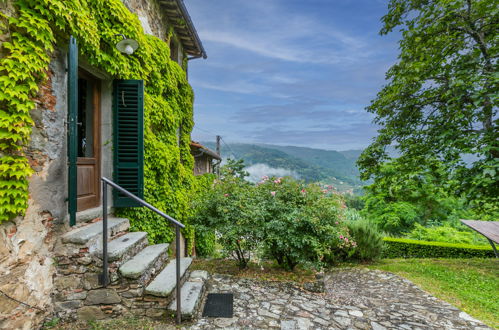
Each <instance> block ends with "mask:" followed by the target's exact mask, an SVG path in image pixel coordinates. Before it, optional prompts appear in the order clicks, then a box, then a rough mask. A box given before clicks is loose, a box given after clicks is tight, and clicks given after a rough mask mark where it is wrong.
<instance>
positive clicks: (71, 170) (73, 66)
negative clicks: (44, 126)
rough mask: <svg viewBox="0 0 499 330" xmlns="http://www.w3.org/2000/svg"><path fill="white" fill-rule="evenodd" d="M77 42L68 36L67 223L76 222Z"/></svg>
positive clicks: (72, 223)
mask: <svg viewBox="0 0 499 330" xmlns="http://www.w3.org/2000/svg"><path fill="white" fill-rule="evenodd" d="M77 123H78V44H77V42H76V39H75V38H73V36H71V37H70V38H69V49H68V130H67V132H68V213H69V224H70V226H74V225H75V224H76V208H77V200H76V198H77V187H76V184H77V166H76V161H77V152H78V136H77V134H78V130H77V127H76V125H77Z"/></svg>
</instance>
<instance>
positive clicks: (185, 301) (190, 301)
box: [168, 281, 204, 319]
mask: <svg viewBox="0 0 499 330" xmlns="http://www.w3.org/2000/svg"><path fill="white" fill-rule="evenodd" d="M203 288H204V282H190V281H187V282H185V283H184V285H182V289H181V291H180V312H181V314H182V318H183V319H192V317H193V316H194V314H195V313H196V311H197V307H198V306H199V303H200V301H201V298H202V297H203ZM168 310H169V311H172V312H176V311H177V299H174V300H173V301H172V303H171V304H170V306H169V307H168Z"/></svg>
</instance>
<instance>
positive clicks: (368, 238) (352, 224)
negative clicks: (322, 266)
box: [346, 220, 384, 261]
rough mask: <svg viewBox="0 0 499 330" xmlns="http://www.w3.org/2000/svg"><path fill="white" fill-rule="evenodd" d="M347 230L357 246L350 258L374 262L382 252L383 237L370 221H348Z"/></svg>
mask: <svg viewBox="0 0 499 330" xmlns="http://www.w3.org/2000/svg"><path fill="white" fill-rule="evenodd" d="M346 225H347V227H348V230H349V231H350V235H351V236H352V238H353V240H354V241H355V242H356V244H357V246H356V248H355V250H354V252H353V254H352V256H351V258H352V259H356V260H361V261H368V260H375V259H378V258H379V257H380V256H381V253H382V252H383V245H384V244H383V235H382V234H381V232H380V231H379V230H378V228H377V227H376V225H375V224H374V223H372V222H370V221H366V220H359V221H348V222H346Z"/></svg>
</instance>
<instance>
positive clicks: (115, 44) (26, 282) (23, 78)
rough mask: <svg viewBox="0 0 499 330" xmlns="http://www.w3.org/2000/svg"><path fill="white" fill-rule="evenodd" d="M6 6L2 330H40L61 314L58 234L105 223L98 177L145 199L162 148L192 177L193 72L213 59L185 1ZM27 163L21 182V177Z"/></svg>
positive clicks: (1, 63)
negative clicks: (191, 66) (195, 64)
mask: <svg viewBox="0 0 499 330" xmlns="http://www.w3.org/2000/svg"><path fill="white" fill-rule="evenodd" d="M92 6H99V8H94V7H92ZM0 9H1V16H0V72H1V77H2V79H1V80H2V82H0V90H2V91H7V90H8V91H10V92H9V93H7V94H9V95H7V96H5V95H6V94H5V93H0V94H2V96H0V119H1V120H2V123H0V156H1V158H2V159H1V160H0V170H1V171H2V172H0V290H1V291H0V328H2V329H4V328H5V329H19V328H23V329H31V328H36V327H38V326H39V325H40V324H41V322H43V321H44V319H45V318H46V317H47V316H48V315H51V314H52V313H53V312H54V306H55V308H56V309H57V306H60V305H57V304H54V301H55V300H57V298H54V295H56V294H55V292H56V291H55V290H56V287H55V286H56V285H55V284H56V280H57V274H58V270H57V267H58V266H59V265H60V261H59V259H58V257H57V255H56V254H57V251H58V249H59V248H60V247H58V244H59V243H60V242H59V239H60V237H62V236H63V235H64V234H65V233H66V232H67V231H69V230H70V229H71V227H70V225H71V226H72V225H78V224H80V223H82V222H85V221H89V220H91V219H95V218H99V217H101V216H102V207H101V205H102V199H103V196H102V193H101V189H100V187H101V182H100V178H101V177H107V178H110V179H113V180H114V181H115V182H117V183H118V184H120V185H122V186H123V187H125V188H126V189H128V190H130V191H132V192H133V193H135V194H136V195H138V196H139V197H143V196H144V194H145V193H146V192H147V186H146V184H147V182H151V181H150V180H149V181H147V177H145V175H146V174H144V172H145V170H144V166H145V165H144V164H146V165H147V162H148V160H147V159H150V162H151V164H153V165H150V166H146V167H155V166H156V165H155V164H156V163H155V162H156V156H157V155H161V154H160V152H163V153H164V158H165V159H167V161H165V162H167V166H168V170H167V171H166V172H168V171H176V173H177V172H178V173H192V168H193V163H194V161H193V159H192V158H188V157H187V156H186V155H188V154H189V152H190V146H189V143H190V131H191V129H192V126H193V123H192V120H193V116H192V91H191V89H190V87H189V85H188V84H187V69H188V63H189V61H190V60H192V59H196V58H206V53H205V50H204V48H203V45H202V43H201V41H200V39H199V36H198V34H197V32H196V29H195V27H194V24H193V22H192V20H191V18H190V16H189V13H188V12H187V9H186V7H185V5H184V3H183V0H106V1H104V2H100V3H99V4H98V5H97V2H95V1H94V2H91V1H86V0H82V1H67V0H64V1H63V0H61V1H52V2H51V4H50V5H49V4H48V2H46V1H43V0H39V1H38V0H33V1H31V0H30V1H27V0H7V1H2V2H0ZM97 20H98V21H97ZM16 70H17V71H16ZM7 78H8V79H11V80H8V79H7ZM10 81H13V82H12V84H11V86H10V87H8V86H7V85H6V84H7V83H10ZM6 86H7V87H6ZM23 86H29V87H26V89H24V87H23ZM14 92H16V93H17V92H18V93H17V94H14ZM14 101H15V102H14ZM23 102H24V103H23ZM21 103H23V104H26V105H27V106H28V107H29V111H25V112H23V113H21V112H20V111H21V110H19V109H20V107H19V106H18V105H19V104H21ZM16 111H18V112H16ZM167 111H168V113H166V112H167ZM19 118H21V119H19ZM16 120H18V121H19V123H20V124H19V125H18V124H16V123H18V122H16ZM13 123H14V124H13ZM9 125H10V126H9ZM16 125H17V126H16ZM16 127H21V128H22V129H21V128H20V129H19V130H17V128H16ZM6 132H7V133H6ZM16 132H19V136H20V137H17V135H15V134H17V133H16ZM2 133H5V134H7V135H5V134H4V135H2ZM14 133H15V134H14ZM8 134H12V138H11V137H10V135H8ZM22 134H24V135H22ZM5 136H7V138H5ZM9 139H10V140H9ZM153 143H154V144H153ZM148 148H149V149H148ZM148 157H149V158H148ZM151 159H152V160H151ZM24 162H25V163H26V164H29V166H27V165H26V166H25V167H26V169H25V170H24V171H25V172H23V173H24V175H19V176H16V175H15V174H12V173H14V170H12V169H13V168H14V167H15V166H17V165H15V164H21V165H19V166H20V167H19V168H21V167H22V166H24V165H22V164H25V163H24ZM13 164H14V165H13ZM158 164H160V163H158ZM161 164H162V163H161ZM158 166H159V165H158ZM184 167H185V168H188V169H189V170H188V171H185V170H183V168H184ZM23 168H24V167H23ZM153 170H154V169H153ZM153 170H152V171H153ZM150 171H151V170H150ZM156 171H157V172H158V173H159V172H160V171H161V169H157V170H156ZM163 171H164V170H163ZM153 175H154V174H153ZM182 175H184V176H185V175H192V174H182ZM178 177H179V179H178V180H182V182H188V181H189V178H188V177H182V176H181V175H180V176H178ZM2 184H3V186H2ZM175 184H176V183H175ZM179 185H181V184H180V183H179ZM6 187H7V188H6ZM13 187H16V188H13ZM2 189H3V190H2ZM16 189H17V190H16ZM179 193H184V194H188V188H185V192H183V191H181V192H179ZM9 194H11V195H9ZM5 196H7V197H5ZM16 196H26V197H25V200H23V198H24V197H19V198H18V197H16ZM17 200H19V202H17ZM107 200H108V201H109V205H108V206H109V209H108V210H107V211H108V212H113V207H128V206H134V205H132V204H133V203H132V202H131V200H129V199H128V198H127V197H126V196H123V195H120V194H116V193H114V194H113V193H112V192H111V191H108V196H107ZM2 203H3V204H2ZM14 204H15V205H21V206H22V207H21V209H22V210H21V212H20V211H19V207H17V206H16V207H17V208H14V207H13V206H12V205H14ZM182 207H183V208H185V206H179V208H182ZM9 210H14V211H9ZM2 212H3V214H2ZM9 212H10V213H9ZM179 214H180V213H179ZM58 262H59V264H58ZM66 281H69V280H68V279H66ZM59 282H60V281H59ZM69 285H72V284H71V283H69ZM76 289H77V290H80V291H81V290H82V289H78V288H76ZM76 289H75V290H76ZM77 293H78V292H74V293H73V294H77ZM58 294H60V292H59V293H58ZM54 299H55V300H54ZM68 305H69V304H66V306H68Z"/></svg>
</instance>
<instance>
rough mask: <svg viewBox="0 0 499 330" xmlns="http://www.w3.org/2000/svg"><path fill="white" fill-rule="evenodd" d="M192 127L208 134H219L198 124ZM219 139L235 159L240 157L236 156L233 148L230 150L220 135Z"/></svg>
mask: <svg viewBox="0 0 499 330" xmlns="http://www.w3.org/2000/svg"><path fill="white" fill-rule="evenodd" d="M194 129H198V130H200V131H202V132H205V133H209V134H213V135H215V136H218V135H219V134H217V133H214V132H211V131H209V130H207V129H204V128H201V127H199V126H194ZM220 140H221V141H222V143H223V144H224V145H225V146H226V147H227V149H229V150H230V152H232V155H233V156H234V157H235V158H236V160H239V159H242V158H241V157H239V156H237V154H236V153H235V152H234V150H232V148H231V147H230V146H229V145H228V144H227V142H225V140H224V139H223V138H222V137H221V136H220Z"/></svg>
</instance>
